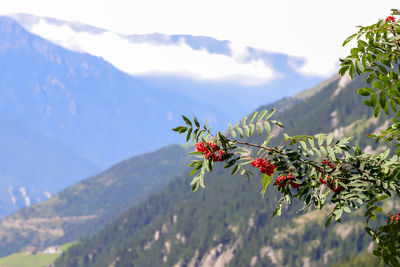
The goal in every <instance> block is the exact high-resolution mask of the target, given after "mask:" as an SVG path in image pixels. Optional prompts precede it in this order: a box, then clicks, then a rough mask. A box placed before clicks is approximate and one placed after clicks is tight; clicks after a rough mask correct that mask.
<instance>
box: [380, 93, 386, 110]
mask: <svg viewBox="0 0 400 267" xmlns="http://www.w3.org/2000/svg"><path fill="white" fill-rule="evenodd" d="M379 104H381V107H382V108H385V106H386V91H381V92H380V93H379Z"/></svg>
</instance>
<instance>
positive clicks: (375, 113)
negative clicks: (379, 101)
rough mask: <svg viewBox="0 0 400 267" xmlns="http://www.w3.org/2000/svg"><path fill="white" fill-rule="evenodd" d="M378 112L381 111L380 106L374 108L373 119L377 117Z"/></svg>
mask: <svg viewBox="0 0 400 267" xmlns="http://www.w3.org/2000/svg"><path fill="white" fill-rule="evenodd" d="M380 111H381V107H380V106H376V108H375V111H374V116H375V118H377V117H378V116H379V112H380Z"/></svg>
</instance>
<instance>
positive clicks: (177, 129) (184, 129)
mask: <svg viewBox="0 0 400 267" xmlns="http://www.w3.org/2000/svg"><path fill="white" fill-rule="evenodd" d="M186 130H187V127H184V126H178V127H175V128H174V129H172V131H175V132H178V133H180V134H182V133H184V132H186Z"/></svg>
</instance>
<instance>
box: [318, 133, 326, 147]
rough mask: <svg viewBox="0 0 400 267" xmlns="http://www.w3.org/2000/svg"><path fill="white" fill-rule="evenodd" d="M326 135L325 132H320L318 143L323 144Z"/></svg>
mask: <svg viewBox="0 0 400 267" xmlns="http://www.w3.org/2000/svg"><path fill="white" fill-rule="evenodd" d="M324 137H325V136H324V135H323V134H318V137H317V138H318V145H319V146H322V144H323V143H324Z"/></svg>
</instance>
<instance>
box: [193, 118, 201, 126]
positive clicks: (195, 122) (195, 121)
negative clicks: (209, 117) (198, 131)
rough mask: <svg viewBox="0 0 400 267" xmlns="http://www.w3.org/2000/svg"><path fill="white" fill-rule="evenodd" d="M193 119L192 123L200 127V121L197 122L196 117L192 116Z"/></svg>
mask: <svg viewBox="0 0 400 267" xmlns="http://www.w3.org/2000/svg"><path fill="white" fill-rule="evenodd" d="M193 120H194V124H196V127H197V128H199V127H200V123H199V121H198V120H197V118H196V117H194V118H193Z"/></svg>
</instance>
